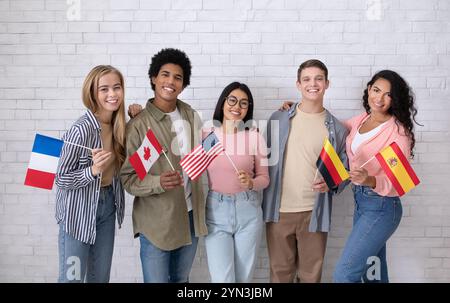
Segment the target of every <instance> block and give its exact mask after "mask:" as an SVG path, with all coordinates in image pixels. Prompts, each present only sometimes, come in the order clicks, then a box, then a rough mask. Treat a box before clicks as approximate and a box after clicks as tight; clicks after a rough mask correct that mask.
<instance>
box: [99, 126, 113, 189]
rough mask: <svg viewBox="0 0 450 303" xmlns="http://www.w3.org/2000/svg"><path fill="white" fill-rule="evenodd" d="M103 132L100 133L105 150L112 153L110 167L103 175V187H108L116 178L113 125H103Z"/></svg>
mask: <svg viewBox="0 0 450 303" xmlns="http://www.w3.org/2000/svg"><path fill="white" fill-rule="evenodd" d="M101 127H102V131H101V133H100V135H101V138H102V144H103V149H104V150H107V151H110V152H112V155H111V158H109V161H108V167H107V168H106V169H105V170H104V171H103V173H102V185H101V186H102V187H104V186H108V185H110V184H111V183H112V179H113V177H114V170H115V168H114V161H115V159H116V157H115V155H114V149H113V144H112V139H113V135H112V125H111V124H103V123H101Z"/></svg>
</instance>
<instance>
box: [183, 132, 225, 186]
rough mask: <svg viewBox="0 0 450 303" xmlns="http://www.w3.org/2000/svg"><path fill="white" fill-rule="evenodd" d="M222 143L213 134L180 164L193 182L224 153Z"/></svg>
mask: <svg viewBox="0 0 450 303" xmlns="http://www.w3.org/2000/svg"><path fill="white" fill-rule="evenodd" d="M223 150H224V149H223V146H222V143H220V141H219V139H218V138H217V136H216V135H215V134H214V133H213V132H211V133H210V134H209V135H208V136H206V138H205V139H203V141H202V144H200V145H198V146H197V147H196V148H194V149H193V150H192V151H191V152H190V153H189V154H187V155H186V156H185V157H184V158H183V159H182V160H181V162H180V165H181V167H182V168H183V170H184V171H185V172H186V173H187V175H188V176H189V178H191V180H195V179H197V178H198V177H199V176H200V175H201V174H202V173H203V172H204V171H205V170H206V169H207V168H208V165H209V164H210V163H211V162H212V161H213V160H214V159H215V158H216V157H217V156H218V155H219V154H220V153H221V152H222V151H223Z"/></svg>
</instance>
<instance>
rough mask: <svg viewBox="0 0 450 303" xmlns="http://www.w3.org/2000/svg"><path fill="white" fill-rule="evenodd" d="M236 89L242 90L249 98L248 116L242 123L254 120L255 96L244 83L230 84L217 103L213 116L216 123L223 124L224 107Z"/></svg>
mask: <svg viewBox="0 0 450 303" xmlns="http://www.w3.org/2000/svg"><path fill="white" fill-rule="evenodd" d="M235 89H240V90H241V91H243V92H244V93H246V94H247V97H248V101H249V104H248V111H247V114H246V115H245V117H244V119H242V121H243V122H244V123H245V122H247V121H249V120H252V119H253V96H252V93H251V91H250V89H249V88H248V86H247V85H245V84H244V83H239V82H232V83H230V84H228V85H227V86H226V87H225V88H224V89H223V91H222V93H221V94H220V97H219V100H218V101H217V105H216V109H215V111H214V115H213V120H214V121H219V122H220V123H222V122H223V106H224V104H225V99H226V98H227V97H228V95H229V94H230V93H231V92H232V91H234V90H235Z"/></svg>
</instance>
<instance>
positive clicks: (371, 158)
mask: <svg viewBox="0 0 450 303" xmlns="http://www.w3.org/2000/svg"><path fill="white" fill-rule="evenodd" d="M374 158H375V156H372V157H370V159H369V160H367V161H366V162H364V164H363V165H361V166H360V167H359V168H363V166H365V165H366V164H367V163H369V162H370V161H372V160H373V159H374Z"/></svg>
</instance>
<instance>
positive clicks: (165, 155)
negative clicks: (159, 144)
mask: <svg viewBox="0 0 450 303" xmlns="http://www.w3.org/2000/svg"><path fill="white" fill-rule="evenodd" d="M162 152H163V154H164V157H166V159H167V162H169V164H170V167H171V168H172V170H173V171H175V168H174V167H173V165H172V162H170V160H169V157H167V154H166V152H165V151H164V149H163V150H162Z"/></svg>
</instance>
